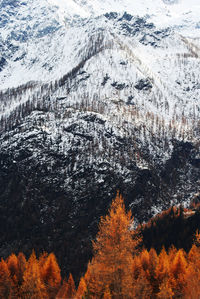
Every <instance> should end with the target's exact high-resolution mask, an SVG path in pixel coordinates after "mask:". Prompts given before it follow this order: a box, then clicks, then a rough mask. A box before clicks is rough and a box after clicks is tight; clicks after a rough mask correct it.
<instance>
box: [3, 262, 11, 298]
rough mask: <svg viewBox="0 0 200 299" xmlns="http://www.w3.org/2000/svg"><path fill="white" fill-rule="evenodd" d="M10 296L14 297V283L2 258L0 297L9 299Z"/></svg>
mask: <svg viewBox="0 0 200 299" xmlns="http://www.w3.org/2000/svg"><path fill="white" fill-rule="evenodd" d="M12 297H14V285H13V282H12V279H11V276H10V272H9V270H8V266H7V263H6V262H5V261H4V260H3V259H2V260H1V262H0V299H9V298H12Z"/></svg>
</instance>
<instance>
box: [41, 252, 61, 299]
mask: <svg viewBox="0 0 200 299" xmlns="http://www.w3.org/2000/svg"><path fill="white" fill-rule="evenodd" d="M40 264H41V263H40ZM40 272H41V278H42V280H43V282H44V284H45V286H46V289H47V292H48V295H49V298H50V299H52V298H55V295H56V294H57V292H58V290H59V287H60V283H61V275H60V268H59V266H58V263H57V261H56V257H55V255H54V254H53V253H50V254H49V256H48V257H47V258H46V261H45V262H44V264H43V266H42V269H41V271H40Z"/></svg>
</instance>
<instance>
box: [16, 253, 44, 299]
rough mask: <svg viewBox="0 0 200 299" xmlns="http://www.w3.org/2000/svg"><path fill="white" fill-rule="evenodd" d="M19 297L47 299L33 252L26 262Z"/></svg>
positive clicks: (24, 298)
mask: <svg viewBox="0 0 200 299" xmlns="http://www.w3.org/2000/svg"><path fill="white" fill-rule="evenodd" d="M21 298H23V299H38V298H40V299H47V298H48V294H47V291H46V288H45V285H44V283H43V281H42V279H41V275H40V270H39V265H38V260H37V259H36V256H35V253H34V252H33V253H32V255H31V256H30V258H29V260H28V262H27V268H26V270H25V272H24V276H23V284H22V287H21Z"/></svg>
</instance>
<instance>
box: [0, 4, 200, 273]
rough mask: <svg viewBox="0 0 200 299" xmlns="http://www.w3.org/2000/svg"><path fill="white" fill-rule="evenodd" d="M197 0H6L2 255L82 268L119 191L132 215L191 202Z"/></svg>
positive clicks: (199, 50)
mask: <svg viewBox="0 0 200 299" xmlns="http://www.w3.org/2000/svg"><path fill="white" fill-rule="evenodd" d="M198 2H199V1H196V0H193V1H190V3H189V4H188V1H185V0H180V1H166V0H165V1H161V0H149V1H147V0H142V1H139V0H138V1H133V0H124V1H122V0H121V1H120V0H118V1H114V0H107V1H104V2H103V3H102V1H100V0H95V1H94V0H93V1H92V0H91V1H90V0H88V1H87V0H85V1H84V0H82V1H81V0H79V1H78V0H76V1H75V0H74V1H73V0H68V1H67V0H66V1H64V0H63V1H61V0H59V1H58V0H40V1H39V0H29V1H25V0H24V1H22V0H18V1H16V0H15V1H11V0H3V1H1V3H0V9H1V12H2V14H1V19H0V27H1V31H0V49H1V52H0V55H1V56H0V132H1V135H0V145H1V147H0V212H1V215H4V216H3V217H2V219H1V222H0V227H1V230H0V235H1V236H2V239H1V240H2V243H1V246H0V253H1V254H2V255H3V254H4V255H7V254H8V253H10V251H14V250H23V251H25V252H28V250H31V249H32V248H33V247H34V248H36V249H38V250H41V249H45V250H49V251H50V250H51V251H54V252H56V253H57V256H58V257H59V258H60V259H61V260H62V262H63V264H64V265H65V266H66V267H67V269H68V270H70V271H71V270H73V271H74V272H76V273H78V272H79V270H80V266H79V264H80V261H81V259H82V261H83V265H84V263H85V261H86V260H87V258H88V255H89V254H90V245H89V244H90V241H89V238H90V237H91V236H93V235H94V234H95V232H96V224H97V223H98V217H99V216H100V215H101V214H103V213H104V211H105V210H106V209H107V207H108V205H109V202H110V200H111V198H112V197H113V196H114V194H115V192H116V190H117V189H119V190H121V192H123V194H124V195H125V197H126V202H127V205H129V206H130V207H131V208H132V209H133V212H134V215H135V216H136V219H137V221H144V220H147V219H148V218H149V217H151V216H152V215H154V214H156V213H157V212H158V211H160V210H161V209H163V208H166V207H168V206H170V205H172V204H179V203H182V204H184V205H189V203H190V201H191V200H192V199H193V198H194V196H195V195H196V194H197V193H198V192H199V179H200V171H199V168H200V167H199V166H200V164H199V161H200V154H199V133H200V132H199V116H200V106H199V92H200V71H199V62H200V32H199V31H200V29H199V28H200V26H199V24H200V17H199V13H198V12H199V11H200V10H199V8H200V5H199V3H198ZM5 226H6V228H5ZM30 232H31V234H30ZM15 233H16V234H15ZM63 238H64V239H65V242H66V246H69V247H68V249H67V251H66V247H64V248H63V246H62V244H63ZM71 244H72V245H71ZM80 248H81V249H80ZM78 249H79V250H78ZM80 251H81V252H80ZM69 258H70V259H69ZM74 258H75V259H76V260H77V261H76V262H74ZM76 263H77V264H76Z"/></svg>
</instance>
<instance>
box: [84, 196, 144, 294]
mask: <svg viewBox="0 0 200 299" xmlns="http://www.w3.org/2000/svg"><path fill="white" fill-rule="evenodd" d="M132 226H133V218H132V215H131V212H130V211H129V212H128V213H126V210H125V206H124V201H123V198H122V196H120V195H119V194H118V195H117V197H116V198H115V199H114V200H113V202H112V204H111V207H110V210H109V214H108V215H107V216H105V217H102V218H101V220H100V224H99V232H98V234H97V237H96V241H94V242H93V249H94V258H93V260H92V261H91V263H90V265H89V267H88V273H89V274H88V273H87V275H86V281H87V279H88V281H87V283H88V290H89V293H90V294H91V297H92V296H95V298H101V297H102V296H103V295H105V293H106V292H107V289H109V291H110V294H111V297H112V298H116V299H117V298H126V299H128V298H132V292H133V285H132V283H133V279H132V264H133V254H134V252H136V250H137V246H138V244H139V243H140V242H141V238H140V237H138V235H136V234H135V231H134V230H133V229H132Z"/></svg>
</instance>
